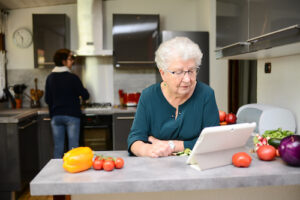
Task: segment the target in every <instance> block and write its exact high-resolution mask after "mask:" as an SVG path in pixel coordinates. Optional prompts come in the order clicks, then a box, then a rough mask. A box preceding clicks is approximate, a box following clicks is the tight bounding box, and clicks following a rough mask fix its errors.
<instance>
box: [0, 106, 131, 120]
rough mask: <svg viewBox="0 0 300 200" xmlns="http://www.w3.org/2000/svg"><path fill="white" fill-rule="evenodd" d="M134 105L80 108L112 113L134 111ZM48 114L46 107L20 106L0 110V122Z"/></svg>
mask: <svg viewBox="0 0 300 200" xmlns="http://www.w3.org/2000/svg"><path fill="white" fill-rule="evenodd" d="M135 112H136V107H123V108H122V107H117V108H115V107H113V108H110V109H106V110H93V111H91V110H85V109H83V110H82V113H83V114H99V115H113V114H116V113H135ZM43 114H49V111H48V108H47V107H44V108H22V109H5V110H0V123H18V122H20V121H21V120H22V119H23V118H26V117H30V116H32V115H43Z"/></svg>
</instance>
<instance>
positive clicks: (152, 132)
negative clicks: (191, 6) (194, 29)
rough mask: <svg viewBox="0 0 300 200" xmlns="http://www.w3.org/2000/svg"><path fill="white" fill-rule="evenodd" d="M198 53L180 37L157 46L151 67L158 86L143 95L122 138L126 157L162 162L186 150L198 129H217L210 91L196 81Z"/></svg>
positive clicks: (197, 47)
mask: <svg viewBox="0 0 300 200" xmlns="http://www.w3.org/2000/svg"><path fill="white" fill-rule="evenodd" d="M201 59H202V53H201V50H200V48H199V46H198V45H197V44H195V43H194V42H192V41H191V40H190V39H188V38H186V37H176V38H173V39H171V40H168V41H166V42H164V43H162V44H161V45H160V46H159V48H158V50H157V51H156V53H155V62H156V64H157V67H158V69H159V72H160V75H161V78H162V80H163V81H162V82H161V83H156V84H154V85H152V86H150V87H148V88H146V89H144V90H143V92H142V94H141V97H140V100H139V103H138V106H137V111H136V114H135V118H134V121H133V124H132V127H131V130H130V133H129V136H128V140H127V142H128V152H129V154H130V155H136V156H148V157H154V158H156V157H163V156H170V155H172V153H175V152H179V151H183V150H184V149H185V148H190V149H192V148H193V147H194V145H195V142H196V140H197V139H198V137H199V135H200V133H201V131H202V129H204V128H205V127H210V126H218V125H219V112H218V107H217V104H216V100H215V95H214V91H213V89H212V88H210V87H209V86H208V85H206V84H204V83H202V82H199V81H197V80H196V77H197V73H198V70H199V66H200V64H201Z"/></svg>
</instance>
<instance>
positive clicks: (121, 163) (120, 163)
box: [115, 158, 124, 169]
mask: <svg viewBox="0 0 300 200" xmlns="http://www.w3.org/2000/svg"><path fill="white" fill-rule="evenodd" d="M115 165H116V169H121V168H123V166H124V160H123V158H116V160H115Z"/></svg>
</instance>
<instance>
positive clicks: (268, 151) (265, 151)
mask: <svg viewBox="0 0 300 200" xmlns="http://www.w3.org/2000/svg"><path fill="white" fill-rule="evenodd" d="M256 153H257V156H258V158H259V159H261V160H265V161H270V160H273V159H274V158H275V156H276V149H275V147H273V146H271V145H262V146H260V147H259V148H258V150H257V151H256Z"/></svg>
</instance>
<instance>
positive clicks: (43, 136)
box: [37, 114, 54, 170]
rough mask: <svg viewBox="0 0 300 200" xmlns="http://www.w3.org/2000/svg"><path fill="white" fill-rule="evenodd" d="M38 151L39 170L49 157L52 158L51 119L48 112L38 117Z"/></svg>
mask: <svg viewBox="0 0 300 200" xmlns="http://www.w3.org/2000/svg"><path fill="white" fill-rule="evenodd" d="M37 136H38V137H37V138H38V149H39V150H38V153H39V169H40V170H41V169H42V168H43V167H44V166H45V165H46V164H47V163H48V161H49V160H50V159H52V158H53V148H54V143H53V137H52V129H51V119H50V117H49V115H48V114H42V115H39V117H38V133H37Z"/></svg>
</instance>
